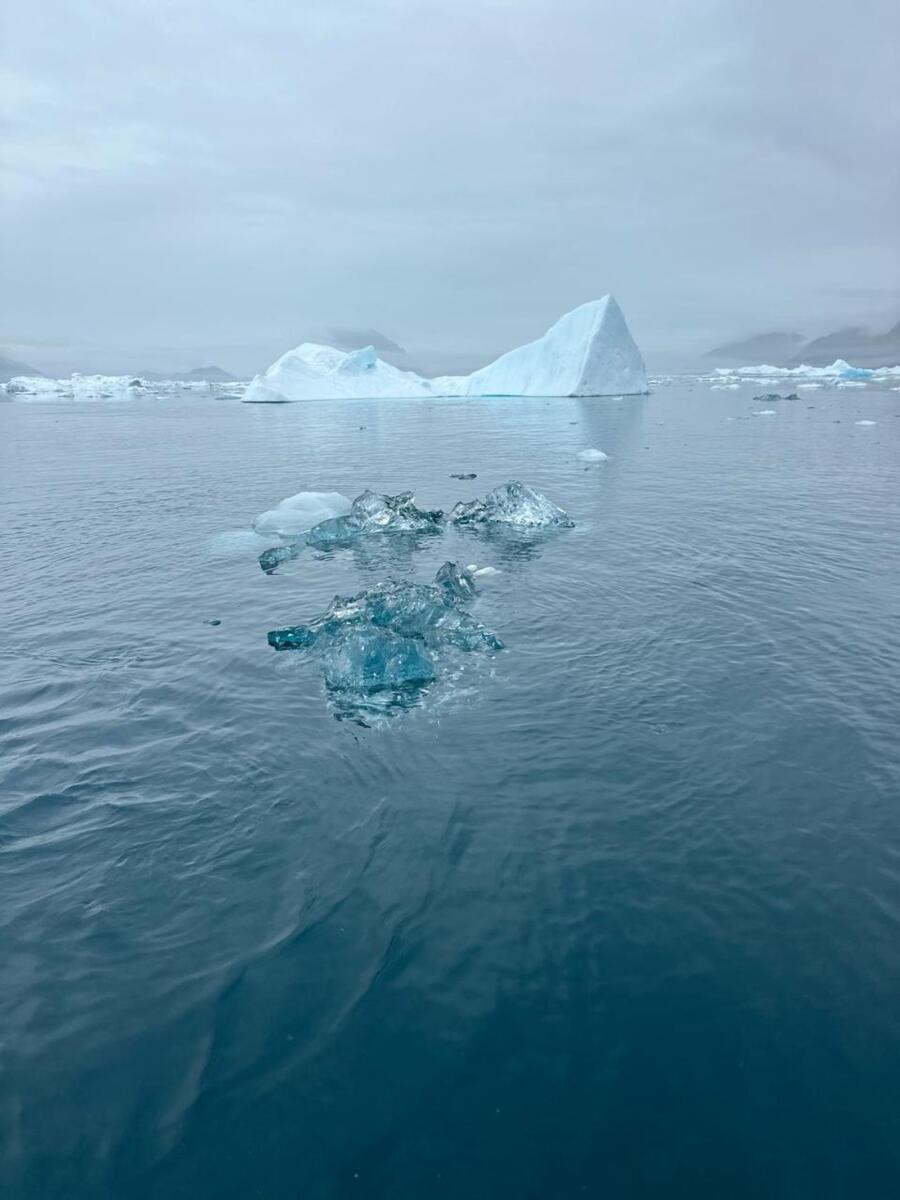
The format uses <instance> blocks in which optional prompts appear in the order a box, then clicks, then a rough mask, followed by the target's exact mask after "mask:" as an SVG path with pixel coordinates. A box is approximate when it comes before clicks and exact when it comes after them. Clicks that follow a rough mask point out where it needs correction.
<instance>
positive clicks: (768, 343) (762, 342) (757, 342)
mask: <svg viewBox="0 0 900 1200" xmlns="http://www.w3.org/2000/svg"><path fill="white" fill-rule="evenodd" d="M802 344H803V335H802V334H800V333H755V334H754V335H753V337H748V338H744V339H743V340H742V341H738V342H726V343H725V345H724V346H715V347H714V348H713V349H712V350H708V351H707V352H706V354H705V356H704V357H705V358H714V359H716V360H717V361H718V362H719V363H720V365H721V366H723V367H733V366H740V365H741V364H742V363H751V364H755V363H769V364H770V365H771V366H773V367H777V366H780V365H781V364H782V363H783V362H786V361H788V360H789V359H791V358H793V356H794V354H795V353H796V352H797V349H798V348H799V347H800V346H801V345H802ZM832 361H833V360H832Z"/></svg>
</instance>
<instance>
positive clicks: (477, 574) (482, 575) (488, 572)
mask: <svg viewBox="0 0 900 1200" xmlns="http://www.w3.org/2000/svg"><path fill="white" fill-rule="evenodd" d="M466 570H467V571H468V572H469V574H470V575H471V576H472V577H473V578H474V579H490V577H491V576H492V575H501V574H502V571H499V570H498V569H497V568H496V567H479V566H478V565H477V564H476V563H469V565H468V566H467V567H466Z"/></svg>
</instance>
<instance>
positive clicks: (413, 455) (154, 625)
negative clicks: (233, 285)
mask: <svg viewBox="0 0 900 1200" xmlns="http://www.w3.org/2000/svg"><path fill="white" fill-rule="evenodd" d="M751 396H752V389H743V390H742V391H741V392H727V393H725V392H710V391H709V390H708V388H706V387H703V386H695V387H690V386H688V385H687V384H684V385H682V386H672V387H667V388H664V389H663V390H660V391H659V392H657V393H656V394H654V395H651V396H649V397H646V398H643V399H640V398H634V399H626V400H595V401H579V400H553V401H544V400H514V401H513V400H502V401H493V400H492V401H486V400H470V401H466V400H444V401H436V402H434V403H432V402H423V401H413V402H403V401H378V402H375V401H373V402H362V401H360V402H345V403H343V404H330V403H321V404H307V405H292V406H279V407H268V408H266V407H256V406H252V407H251V406H241V405H239V404H235V403H233V402H225V401H222V402H216V401H213V400H196V399H193V398H186V399H185V400H184V401H179V400H160V401H158V402H153V401H151V400H147V401H135V402H131V403H127V404H68V405H67V404H61V403H55V404H30V405H27V404H12V403H10V404H3V405H0V471H2V476H0V489H2V491H0V517H2V539H0V569H2V576H3V588H2V613H0V617H2V622H0V629H2V639H0V641H2V644H0V689H2V701H3V703H2V713H0V752H2V757H0V1192H2V1194H3V1196H4V1197H8V1198H10V1200H20V1198H22V1200H24V1198H26V1197H27V1198H28V1200H56V1198H60V1200H62V1198H65V1200H80V1198H82V1197H84V1198H86V1200H95V1198H96V1200H107V1198H109V1200H156V1198H157V1197H165V1198H166V1200H180V1198H185V1200H187V1198H191V1200H198V1198H200V1197H203V1198H205V1197H213V1198H216V1200H219V1198H221V1200H231V1198H235V1200H238V1198H241V1200H243V1198H246V1197H252V1196H261V1197H271V1198H273V1200H281V1198H289V1197H290V1198H292V1200H293V1198H300V1200H344V1198H347V1197H365V1198H366V1200H369V1198H373V1200H374V1198H378V1200H381V1198H384V1200H425V1198H431V1197H434V1198H438V1200H440V1198H451V1197H452V1198H454V1200H455V1198H460V1197H466V1198H467V1200H482V1198H483V1200H507V1198H509V1200H513V1198H515V1200H553V1198H557V1197H558V1198H565V1200H568V1198H569V1197H581V1196H596V1197H609V1198H610V1200H631V1198H643V1197H654V1198H655V1197H666V1198H669V1197H685V1198H690V1200H707V1198H709V1200H744V1198H746V1200H751V1198H752V1200H760V1198H765V1200H806V1198H809V1200H831V1198H834V1200H838V1198H841V1200H843V1198H847V1200H850V1198H851V1197H852V1198H854V1200H889V1198H890V1200H894V1198H895V1197H896V1196H897V1195H898V1194H900V737H898V715H900V393H898V392H890V391H876V390H874V389H872V388H867V389H865V390H863V389H858V390H853V391H850V390H846V391H829V390H820V391H816V392H808V393H806V394H805V395H804V394H803V393H801V398H800V400H799V401H793V402H781V403H780V404H779V405H778V409H777V413H776V415H774V416H771V417H756V416H753V415H752V413H753V410H754V409H759V408H760V407H761V406H760V405H759V404H758V403H754V402H753V401H752V399H751ZM859 419H871V420H874V421H876V422H877V424H876V425H874V426H869V427H863V426H857V425H856V424H855V421H857V420H859ZM586 447H598V448H600V449H602V450H604V451H606V453H607V454H608V455H609V456H610V457H609V461H607V462H605V463H601V464H599V465H592V466H590V467H588V468H587V469H585V465H584V463H582V462H580V461H579V460H578V459H577V458H576V453H577V452H578V451H579V450H581V449H584V448H586ZM469 471H474V472H477V476H478V478H477V479H476V480H473V481H471V482H461V481H457V480H454V479H450V478H449V475H450V473H451V472H469ZM508 479H522V480H524V481H525V482H527V483H529V484H531V485H533V486H535V487H537V488H540V489H541V490H542V491H544V492H545V493H546V494H547V495H548V496H549V497H550V499H552V500H554V501H555V502H556V503H558V504H560V505H562V506H563V507H564V508H565V509H567V510H568V512H569V514H570V515H571V517H572V518H573V520H574V521H575V523H576V524H575V528H574V529H572V530H568V531H563V532H561V533H560V534H558V535H556V536H554V537H552V538H548V539H545V540H539V541H529V542H526V543H522V542H519V541H517V540H516V539H503V538H483V537H479V536H478V535H477V534H473V533H464V532H461V531H448V532H446V533H445V534H443V535H442V536H440V537H438V538H437V539H430V540H426V541H425V542H424V543H423V544H421V545H419V546H418V547H416V546H412V547H411V546H410V545H409V544H408V543H404V542H397V543H392V542H391V540H390V539H385V540H383V541H382V542H378V541H370V542H369V543H366V544H363V545H360V546H358V547H356V548H355V549H353V550H347V551H339V552H337V553H335V554H332V555H326V556H321V555H319V556H316V555H314V554H312V553H309V554H307V555H305V556H303V557H302V558H301V559H299V560H298V561H297V562H296V563H293V564H290V565H287V566H285V567H283V568H282V569H280V570H279V571H277V572H276V573H275V574H273V575H271V576H267V575H264V574H263V573H262V572H261V571H260V570H259V568H258V566H257V564H256V558H255V556H256V553H258V550H259V547H258V546H257V545H255V544H254V543H253V541H252V539H250V538H249V537H247V536H246V534H242V533H240V532H235V531H241V530H244V531H246V530H248V529H249V526H250V521H251V520H252V518H253V517H254V515H256V514H257V513H259V512H261V511H263V510H264V509H267V508H270V507H272V505H273V504H275V503H276V502H277V501H279V500H280V499H281V498H282V497H284V496H288V495H290V494H292V493H294V492H297V491H300V490H303V489H322V490H332V489H335V490H338V491H342V492H345V493H347V494H349V495H350V496H353V495H356V494H357V493H358V492H360V491H361V490H362V489H363V487H365V486H370V487H373V488H375V489H377V490H381V491H388V492H395V491H399V490H402V489H405V488H412V489H414V490H415V492H416V495H417V499H418V501H419V502H420V503H421V504H422V505H423V506H424V507H428V508H431V507H449V506H450V505H451V504H452V503H453V501H454V500H456V499H461V498H463V499H467V498H471V497H473V496H475V495H480V494H483V493H484V492H485V491H486V490H487V488H488V487H490V486H493V485H495V484H498V483H502V482H505V481H506V480H508ZM447 558H451V559H458V560H459V561H462V562H476V563H479V564H491V565H494V566H496V567H498V568H500V571H501V572H502V573H501V574H500V575H498V576H496V577H495V578H494V579H493V581H492V582H491V583H490V585H489V586H486V587H485V588H484V590H483V593H482V595H481V597H480V598H479V599H478V600H477V602H476V604H475V607H474V610H473V611H474V614H475V615H476V616H477V617H478V619H479V620H481V621H483V622H484V624H485V625H486V626H487V627H488V628H489V629H491V630H493V631H494V632H496V633H497V634H498V635H499V637H501V638H502V640H503V642H504V643H505V645H506V649H505V650H504V651H502V652H500V653H499V654H497V655H496V656H495V657H494V658H492V659H491V658H487V659H485V658H480V657H479V658H477V660H476V657H475V656H473V657H472V661H469V660H467V661H465V663H462V664H461V665H460V669H459V671H458V672H457V671H454V672H453V673H452V675H451V676H450V677H446V678H443V679H442V680H441V681H440V682H439V683H438V684H437V685H436V686H434V687H433V688H432V689H431V690H430V691H429V692H428V694H427V695H426V696H425V697H424V699H423V703H421V704H420V705H419V706H418V707H416V708H414V709H412V710H411V711H408V712H405V713H402V714H401V715H399V716H397V717H395V718H393V719H390V720H384V721H383V722H380V723H376V725H375V726H374V727H373V728H370V729H366V728H361V727H360V726H358V725H356V724H354V723H353V722H348V721H339V720H336V719H335V713H334V710H333V708H332V707H331V706H330V704H329V703H328V700H327V697H326V695H325V693H324V690H323V685H322V681H321V677H320V673H319V672H318V670H317V669H316V668H315V666H314V665H313V664H311V663H310V662H308V661H307V660H306V659H305V658H304V656H303V655H301V654H296V653H283V654H276V653H274V652H273V651H272V650H270V649H269V647H268V646H267V644H266V632H267V631H268V630H270V629H275V628H279V627H282V626H287V625H292V624H297V623H299V622H303V621H307V620H309V619H310V618H311V617H313V616H315V615H316V614H317V613H318V612H320V611H321V610H322V608H323V607H324V606H325V605H326V604H327V602H328V601H329V599H330V598H331V597H332V595H334V593H336V592H354V591H358V590H360V589H361V588H363V587H367V586H370V585H371V584H373V583H376V582H379V581H381V580H383V579H386V578H390V577H393V578H397V579H417V580H425V579H427V578H429V577H430V576H431V575H432V574H433V572H434V569H435V568H436V567H437V566H438V565H439V564H440V563H441V562H443V561H444V560H445V559H447ZM211 620H218V621H221V624H220V625H217V626H212V625H209V624H207V623H206V622H208V621H211Z"/></svg>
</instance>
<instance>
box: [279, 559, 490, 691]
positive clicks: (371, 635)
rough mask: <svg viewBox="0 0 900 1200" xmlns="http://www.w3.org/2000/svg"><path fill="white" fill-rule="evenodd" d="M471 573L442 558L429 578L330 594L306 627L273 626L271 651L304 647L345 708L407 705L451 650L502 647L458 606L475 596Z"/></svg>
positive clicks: (435, 673)
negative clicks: (353, 593)
mask: <svg viewBox="0 0 900 1200" xmlns="http://www.w3.org/2000/svg"><path fill="white" fill-rule="evenodd" d="M475 591H476V589H475V580H474V577H473V575H472V573H471V572H470V571H468V570H467V569H465V568H462V567H459V566H457V564H456V563H452V562H447V563H444V565H443V566H442V567H441V568H440V569H439V570H438V572H437V574H436V575H435V578H434V582H433V583H430V584H422V583H397V582H388V583H385V584H381V585H379V586H377V587H373V588H368V589H367V590H366V591H363V592H360V593H359V594H358V595H356V596H335V598H334V600H332V602H331V604H330V605H329V607H328V609H327V611H326V612H325V613H323V614H322V615H321V616H319V617H317V618H316V619H315V620H313V621H312V622H310V624H308V625H294V626H291V627H290V628H287V629H273V630H272V631H271V632H270V633H269V635H268V642H269V645H270V646H271V647H272V648H273V649H274V650H306V651H309V652H311V653H312V654H314V655H315V656H316V658H317V660H318V661H319V664H320V666H321V669H322V674H323V676H324V679H325V683H326V686H327V687H328V688H329V690H330V691H331V692H334V693H341V695H342V700H343V705H344V709H345V711H347V712H354V713H358V712H359V711H360V710H363V711H365V710H366V709H367V708H368V707H376V708H379V709H390V708H392V707H398V706H399V707H406V706H408V705H409V703H410V702H412V701H413V700H414V699H415V697H416V695H417V693H418V692H420V691H421V689H422V688H423V687H425V686H426V685H427V684H429V683H432V682H434V680H435V679H437V677H438V671H439V667H440V665H441V664H442V662H444V661H445V660H447V659H448V656H449V655H450V654H451V653H452V651H454V650H457V651H464V652H472V651H484V652H492V651H495V650H502V649H503V643H502V642H501V641H500V639H499V638H497V637H495V636H494V634H492V633H491V632H489V630H487V629H485V627H484V626H483V625H482V624H481V623H480V622H479V621H476V620H475V618H474V617H473V616H471V614H470V613H468V612H466V611H465V609H464V608H463V607H461V606H462V605H463V604H465V603H466V602H467V601H469V600H471V599H472V598H473V597H474V596H475Z"/></svg>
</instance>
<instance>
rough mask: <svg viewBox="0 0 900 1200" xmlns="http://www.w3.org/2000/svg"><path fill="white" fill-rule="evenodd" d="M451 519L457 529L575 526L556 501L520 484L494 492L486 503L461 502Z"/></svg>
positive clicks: (489, 495)
mask: <svg viewBox="0 0 900 1200" xmlns="http://www.w3.org/2000/svg"><path fill="white" fill-rule="evenodd" d="M450 517H451V519H452V520H453V522H454V523H455V524H457V525H479V524H500V525H512V526H516V527H518V528H525V529H540V528H549V527H552V526H556V527H571V526H572V525H573V524H574V522H573V521H570V520H569V516H568V514H567V513H565V512H564V511H563V510H562V509H561V508H559V507H558V506H557V505H555V504H554V503H553V502H552V500H548V499H547V497H546V496H542V495H541V493H540V492H538V491H535V489H534V488H530V487H528V485H527V484H525V483H519V481H518V480H512V481H511V482H510V483H504V484H503V485H502V486H501V487H497V488H494V490H493V491H492V492H488V494H487V495H486V496H485V498H484V499H483V500H461V501H460V502H459V504H457V505H455V506H454V508H453V511H452V512H451V513H450Z"/></svg>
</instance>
